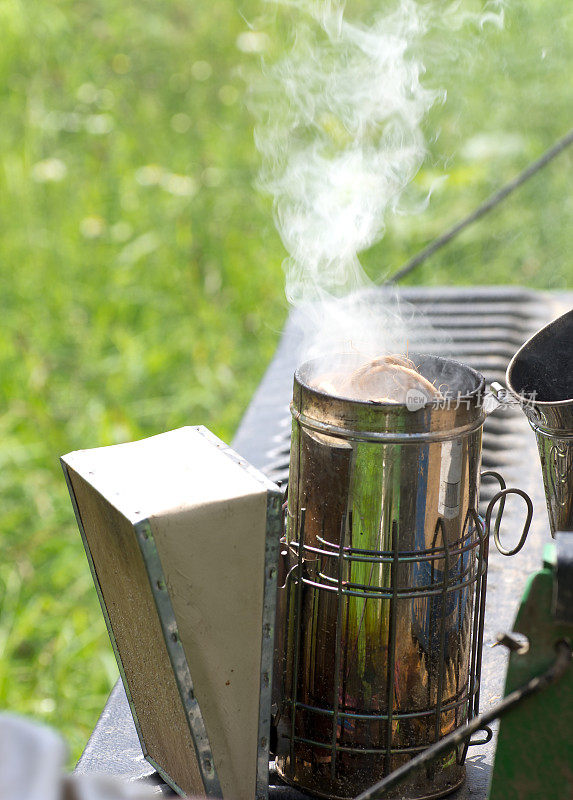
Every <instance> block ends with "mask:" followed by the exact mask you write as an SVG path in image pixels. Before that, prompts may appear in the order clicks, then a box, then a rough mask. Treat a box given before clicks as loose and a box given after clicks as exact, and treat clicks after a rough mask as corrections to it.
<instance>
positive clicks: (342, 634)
mask: <svg viewBox="0 0 573 800" xmlns="http://www.w3.org/2000/svg"><path fill="white" fill-rule="evenodd" d="M297 405H300V403H297V401H296V400H295V402H294V403H293V406H297ZM293 415H294V416H295V428H296V426H297V417H296V408H295V410H294V411H293ZM481 424H483V419H482V420H481ZM470 427H471V426H470ZM477 428H478V430H477V431H476V430H475V429H474V430H470V431H469V432H468V431H466V439H467V442H466V444H464V445H463V447H464V448H466V449H467V459H466V460H467V470H470V471H471V470H472V469H473V467H475V466H476V465H477V464H479V450H480V447H481V427H480V425H477ZM293 432H294V429H293ZM422 438H423V434H422ZM293 441H294V443H295V449H296V447H297V437H296V436H294V437H293ZM468 442H469V444H468ZM412 444H413V445H414V448H412ZM460 446H461V445H460ZM399 447H400V448H403V447H404V445H403V444H401V445H399ZM422 449H423V448H422ZM426 449H427V447H426ZM408 451H409V452H413V451H415V452H416V458H418V457H419V444H418V443H417V442H416V436H415V435H414V436H413V438H412V440H411V441H410V442H409V445H408ZM476 452H477V453H478V455H477V460H476ZM464 453H465V450H464ZM291 458H292V456H291ZM295 458H296V455H295ZM354 458H356V454H355V453H354ZM294 466H295V469H294V471H293V472H294V474H296V473H297V470H298V475H297V478H298V479H299V480H300V472H301V467H300V464H295V465H294ZM292 467H293V462H292V460H291V468H292ZM327 472H328V470H327ZM482 477H484V478H485V477H494V478H496V479H497V480H498V481H499V482H500V486H501V489H500V491H499V492H498V493H497V494H496V495H495V496H494V497H493V498H492V501H491V502H490V504H489V506H488V509H487V512H486V515H485V518H484V519H482V518H480V516H479V515H478V510H477V491H476V492H475V493H473V494H472V493H471V492H470V501H469V503H468V504H467V510H466V511H465V513H464V516H463V519H462V520H460V521H459V532H458V535H457V536H455V538H452V536H451V532H452V530H453V529H454V528H452V525H451V520H448V519H447V518H444V517H441V516H438V517H437V521H436V524H435V526H434V527H433V533H431V535H430V538H429V541H428V532H427V531H426V533H425V537H426V538H425V540H424V535H423V536H422V538H420V537H419V536H418V535H417V532H416V531H413V530H408V531H406V530H404V529H403V528H402V527H401V525H402V524H403V522H404V519H405V518H406V519H407V518H408V515H407V514H406V513H405V512H401V513H400V514H398V515H397V518H389V519H386V520H383V521H382V522H381V525H380V531H381V533H382V534H383V535H382V539H381V542H382V547H380V548H379V549H371V548H370V549H367V548H364V547H361V546H360V545H361V541H360V540H361V521H360V519H358V518H357V514H356V513H354V512H353V511H352V510H351V509H352V504H346V510H345V511H344V512H343V513H341V514H340V516H339V517H338V522H337V524H336V526H335V525H334V524H333V520H332V518H330V520H329V524H328V523H327V524H326V525H325V516H327V517H328V514H327V513H326V512H324V515H323V510H322V509H319V512H318V515H323V516H322V519H321V522H320V526H321V527H320V531H318V532H317V530H316V524H317V520H316V517H317V507H316V505H315V506H314V508H313V511H314V517H315V519H314V521H313V522H312V523H310V522H309V517H308V514H309V510H308V509H307V508H305V507H304V506H302V497H301V498H300V500H301V504H300V505H299V507H298V508H297V509H296V512H295V514H294V515H293V512H292V511H289V512H287V515H288V514H291V515H292V516H290V518H289V519H288V527H287V531H288V532H287V537H286V540H285V546H284V548H283V554H282V558H283V562H282V575H279V585H280V586H282V589H280V590H279V603H278V608H279V612H278V617H277V634H276V656H275V687H277V690H276V691H275V698H277V701H278V702H277V709H276V710H277V714H276V717H275V722H276V726H277V732H278V742H277V768H278V770H279V772H280V774H281V775H282V776H283V778H284V779H285V780H287V782H289V783H292V784H294V785H297V786H299V787H300V788H302V789H305V790H307V791H311V792H312V793H314V794H318V795H323V796H326V797H354V796H355V795H356V794H358V793H359V792H360V791H361V790H363V789H365V788H367V787H368V786H370V785H371V784H372V783H373V782H374V781H376V780H378V779H380V778H382V777H384V776H386V775H388V774H389V773H390V772H392V771H393V770H395V769H396V768H398V767H399V766H401V765H402V764H404V763H405V762H406V761H408V760H409V759H410V758H412V757H413V756H414V755H416V754H417V753H420V752H422V751H423V750H425V749H426V748H427V747H429V746H430V745H432V744H433V743H434V742H435V741H437V740H438V739H440V738H442V737H443V736H445V735H447V734H448V733H450V732H451V731H452V730H454V729H455V728H457V727H459V726H460V725H462V724H464V723H465V722H467V721H468V720H469V719H471V718H473V717H474V716H476V715H477V714H478V712H479V694H480V672H481V652H482V644H483V628H484V614H485V596H486V582H487V561H488V548H489V533H490V527H491V518H492V514H493V511H494V509H495V508H496V507H497V516H496V519H495V524H494V525H493V534H494V539H495V542H496V544H497V545H498V547H499V549H500V550H501V552H503V553H504V554H506V555H512V554H513V553H516V552H518V550H519V549H520V548H521V546H522V545H523V543H524V541H525V537H526V535H527V530H528V527H529V522H530V520H531V513H532V505H531V501H530V500H529V498H528V497H527V495H525V493H524V492H522V491H521V490H519V489H507V488H506V487H505V483H504V482H503V479H502V478H501V476H499V475H497V473H491V472H490V473H484V474H483V475H482ZM472 481H475V484H476V486H477V484H478V482H479V475H477V474H476V475H475V476H470V477H469V478H468V480H467V482H468V484H471V483H472ZM413 483H414V488H415V481H413ZM291 487H292V481H290V482H289V492H290V491H291ZM426 489H427V487H426ZM298 492H300V487H299V489H298ZM510 493H517V494H519V495H520V496H522V497H523V498H524V499H525V501H526V503H527V507H528V514H527V521H526V524H525V526H524V530H523V533H522V535H521V538H520V540H519V543H518V544H517V546H516V547H515V548H513V549H512V550H506V549H504V548H503V547H501V544H500V541H499V528H500V522H501V517H502V514H503V508H504V504H505V498H506V496H507V495H508V494H510ZM346 499H347V498H345V500H346ZM289 505H290V506H291V508H296V506H297V502H296V501H295V502H294V503H292V505H291V504H290V503H289ZM349 507H350V510H348V509H349ZM309 526H310V527H313V526H314V530H313V532H312V534H310V535H309ZM335 530H336V535H333V532H334V531H335ZM384 531H385V533H384ZM281 594H282V597H281ZM359 662H360V663H359ZM365 687H366V690H365ZM368 692H370V694H368ZM490 736H491V732H490V731H489V730H488V731H485V732H484V737H482V738H481V741H484V738H485V740H487V739H489V737H490ZM474 743H478V742H474ZM467 746H468V745H467V744H466V745H464V746H462V747H461V748H459V749H457V750H453V751H450V752H448V753H446V755H445V756H443V757H442V758H441V759H440V760H438V761H437V762H436V763H434V764H433V765H432V767H431V771H430V772H426V774H424V775H420V774H418V775H415V776H414V777H413V778H412V779H411V781H410V783H409V784H408V785H403V786H402V787H401V789H400V792H401V793H400V795H399V796H400V797H409V798H430V797H439V796H441V795H444V794H447V793H448V792H450V791H452V790H453V789H455V788H456V787H457V786H459V785H460V784H461V783H462V782H463V780H464V776H465V768H464V766H463V763H464V759H465V755H466V751H467Z"/></svg>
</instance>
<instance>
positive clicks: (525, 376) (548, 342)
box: [506, 311, 573, 535]
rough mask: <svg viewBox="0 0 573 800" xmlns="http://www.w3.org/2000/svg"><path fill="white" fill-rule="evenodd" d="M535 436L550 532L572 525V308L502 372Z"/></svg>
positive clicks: (548, 326) (527, 343)
mask: <svg viewBox="0 0 573 800" xmlns="http://www.w3.org/2000/svg"><path fill="white" fill-rule="evenodd" d="M506 380H507V385H508V387H509V389H510V391H511V392H512V393H513V394H514V395H515V396H517V397H518V398H519V399H520V400H521V401H522V407H523V410H524V411H525V414H526V416H527V419H528V420H529V424H530V425H531V427H532V429H533V431H534V433H535V437H536V439H537V447H538V449H539V456H540V459H541V472H542V475H543V484H544V487H545V497H546V501H547V511H548V514H549V523H550V526H551V533H552V534H553V535H555V532H556V531H558V530H563V531H568V530H572V529H573V311H568V312H567V313H566V314H563V316H561V317H559V318H558V319H556V320H554V321H553V322H552V323H550V324H549V325H546V326H545V327H544V328H542V329H541V330H540V331H538V332H537V333H536V334H535V335H534V336H532V337H531V339H529V340H528V341H527V342H526V343H525V344H524V345H523V346H522V347H521V348H520V349H519V350H518V352H517V353H516V354H515V356H514V357H513V358H512V360H511V362H510V364H509V366H508V368H507V375H506Z"/></svg>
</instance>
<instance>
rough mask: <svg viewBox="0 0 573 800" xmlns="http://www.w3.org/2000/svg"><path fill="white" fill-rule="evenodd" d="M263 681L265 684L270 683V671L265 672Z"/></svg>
mask: <svg viewBox="0 0 573 800" xmlns="http://www.w3.org/2000/svg"><path fill="white" fill-rule="evenodd" d="M263 683H264V685H265V686H268V685H269V673H268V672H263Z"/></svg>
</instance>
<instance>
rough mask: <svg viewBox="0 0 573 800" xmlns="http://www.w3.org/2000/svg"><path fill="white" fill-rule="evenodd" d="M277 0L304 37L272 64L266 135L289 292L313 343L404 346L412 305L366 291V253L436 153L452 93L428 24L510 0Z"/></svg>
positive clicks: (485, 16)
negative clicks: (433, 124)
mask: <svg viewBox="0 0 573 800" xmlns="http://www.w3.org/2000/svg"><path fill="white" fill-rule="evenodd" d="M274 2H276V4H277V5H278V6H282V7H283V8H284V7H287V8H288V12H289V16H290V18H291V20H292V25H293V28H294V37H293V43H292V46H291V47H290V49H289V50H288V52H287V54H286V55H285V56H284V57H282V58H281V59H279V60H277V61H276V62H275V63H274V64H273V65H271V66H270V67H268V68H267V69H266V71H265V83H264V86H263V89H262V90H261V91H259V93H258V96H257V102H256V103H255V105H254V109H255V113H256V115H257V117H258V123H257V125H256V128H255V139H256V144H257V147H258V149H259V151H260V152H261V154H262V157H263V165H262V169H261V176H260V184H261V186H262V187H263V188H264V189H265V190H267V191H268V192H270V193H271V194H272V196H273V198H274V213H275V220H276V225H277V229H278V231H279V233H280V236H281V238H282V241H283V243H284V246H285V248H286V250H287V252H288V258H287V259H286V261H285V272H286V294H287V298H288V300H289V301H290V302H291V303H293V304H295V305H297V306H298V307H300V308H301V309H302V311H303V312H304V314H305V315H306V317H307V319H308V321H309V325H310V329H311V330H310V331H309V335H308V336H307V349H306V352H305V355H306V356H307V355H309V354H310V353H312V352H315V351H319V352H324V351H325V349H329V348H335V349H337V350H340V349H343V350H344V349H348V348H350V349H354V350H356V349H359V350H363V351H364V352H365V353H368V354H369V355H370V354H377V353H382V352H389V351H394V350H396V349H398V350H401V351H404V350H405V347H406V344H407V342H406V339H407V337H408V331H411V330H412V323H413V320H412V312H409V311H407V312H406V313H404V311H403V309H398V308H397V305H396V301H395V297H393V296H391V295H388V294H386V295H385V296H383V297H382V296H380V297H379V299H378V301H377V302H375V303H373V302H366V303H364V302H362V300H361V298H362V297H363V296H364V289H365V288H367V287H369V286H371V283H370V281H369V279H368V278H367V276H366V274H365V273H364V271H363V269H362V267H361V264H360V261H359V257H358V256H359V253H360V252H361V251H364V250H366V249H368V248H369V247H371V246H372V245H373V244H374V243H375V242H377V241H378V240H379V239H380V238H381V237H382V236H383V234H384V227H385V221H386V219H387V215H388V214H389V213H393V212H396V211H399V210H401V199H402V196H403V193H404V189H405V188H406V187H407V186H408V184H409V183H410V182H411V181H412V179H413V178H414V176H415V175H416V173H417V171H418V170H419V168H420V166H421V165H422V163H423V161H424V158H425V156H426V142H425V138H424V135H423V132H422V123H423V121H424V118H425V117H426V115H427V113H428V111H429V109H430V108H431V107H432V105H433V104H434V103H436V102H437V101H439V100H443V99H445V91H444V90H441V89H438V90H436V89H431V88H429V87H428V86H426V85H425V84H424V72H425V68H424V63H423V60H422V56H421V52H422V50H423V48H422V42H423V39H424V36H425V35H426V33H427V32H428V31H429V30H430V29H431V28H432V27H438V28H443V27H444V26H446V27H447V28H448V30H449V31H450V34H451V30H452V29H455V28H456V27H459V26H461V25H463V24H465V23H467V22H468V21H472V22H475V23H478V25H483V24H484V23H485V22H495V24H497V25H499V24H501V22H502V20H503V8H502V5H501V3H500V2H495V3H493V2H492V3H486V4H485V6H484V5H483V4H480V6H481V10H480V11H479V13H476V12H473V11H472V10H471V9H469V8H467V7H466V6H465V5H464V4H463V3H462V2H461V0H460V2H457V1H456V2H446V0H441V1H440V0H432V2H428V0H426V1H425V2H424V0H400V2H399V3H397V4H394V5H393V6H392V7H391V8H390V9H388V4H387V3H386V10H384V11H382V12H378V13H376V14H375V15H374V16H371V17H370V18H369V19H368V20H367V21H349V20H348V19H347V18H346V13H345V9H344V5H343V4H342V3H339V2H337V1H336V0H292V2H288V0H274ZM450 44H451V43H450V42H444V46H445V47H449V46H450ZM366 294H369V293H368V292H367V293H366ZM414 324H415V322H414ZM325 346H326V348H325Z"/></svg>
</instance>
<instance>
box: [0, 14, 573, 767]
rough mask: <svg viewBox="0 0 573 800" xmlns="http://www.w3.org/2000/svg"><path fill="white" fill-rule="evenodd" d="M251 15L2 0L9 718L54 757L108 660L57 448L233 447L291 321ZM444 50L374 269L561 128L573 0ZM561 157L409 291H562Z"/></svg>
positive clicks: (0, 374) (2, 379) (1, 347)
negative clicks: (410, 209)
mask: <svg viewBox="0 0 573 800" xmlns="http://www.w3.org/2000/svg"><path fill="white" fill-rule="evenodd" d="M477 5H479V3H478V4H477ZM263 24H265V25H267V26H269V25H270V28H269V30H271V31H272V22H269V7H268V6H266V5H265V4H264V3H262V2H261V3H260V4H258V3H256V2H253V1H252V0H248V2H247V3H241V2H239V4H237V3H231V2H228V0H227V2H222V0H212V2H209V3H206V2H195V3H190V2H182V1H181V0H172V2H170V3H162V2H159V0H139V1H138V2H137V3H134V2H131V0H126V2H123V3H119V2H117V0H90V2H87V1H86V0H73V2H72V0H58V2H55V0H28V1H27V2H23V1H20V0H0V30H1V32H2V33H1V41H0V270H1V294H0V303H1V325H0V401H1V403H2V413H1V414H0V546H1V553H2V558H1V562H0V705H1V706H2V707H3V708H7V709H10V710H12V711H18V712H22V713H24V714H27V715H31V716H32V717H34V718H36V719H38V720H43V721H45V722H47V723H49V724H51V725H54V726H56V727H57V728H58V729H60V730H61V731H62V732H63V734H64V735H65V737H66V739H67V741H68V743H69V745H70V749H71V756H70V763H72V762H73V760H74V759H75V758H77V756H78V755H79V754H80V752H81V750H82V747H83V746H84V744H85V742H86V740H87V737H88V735H89V733H90V730H91V728H92V727H93V725H94V724H95V721H96V719H97V716H98V714H99V712H100V710H101V708H102V706H103V704H104V702H105V699H106V696H107V694H108V692H109V690H110V687H111V686H112V685H113V682H114V681H115V679H116V676H117V670H116V666H115V662H114V658H113V654H112V651H111V647H110V645H109V642H108V639H107V634H106V631H105V627H104V624H103V620H102V617H101V613H100V610H99V606H98V602H97V599H96V594H95V591H94V589H93V586H92V582H91V577H90V575H89V571H88V567H87V563H86V560H85V556H84V553H83V550H82V546H81V542H80V538H79V534H78V532H77V529H76V525H75V521H74V518H73V514H72V509H71V506H70V502H69V498H68V496H67V491H66V488H65V484H64V480H63V476H62V474H61V471H60V467H59V464H58V457H59V456H60V455H61V454H63V453H66V452H68V451H70V450H74V449H79V448H87V447H95V446H98V445H107V444H111V443H115V442H120V441H126V440H130V439H136V438H141V437H144V436H147V435H151V434H154V433H158V432H161V431H163V430H167V429H170V428H175V427H177V426H180V425H185V424H197V423H202V424H205V425H207V426H209V427H210V428H212V429H213V430H214V431H215V432H216V433H217V434H219V435H220V436H222V437H223V438H225V439H227V440H230V438H231V437H232V434H233V431H234V429H235V427H236V425H237V423H238V421H239V419H240V417H241V415H242V413H243V411H244V409H245V407H246V405H247V403H248V401H249V398H250V396H251V394H252V392H253V390H254V388H255V387H256V385H257V382H258V381H259V379H260V377H261V375H262V373H263V371H264V368H265V365H266V364H267V362H268V361H269V359H270V358H271V355H272V353H273V350H274V348H275V346H276V342H277V339H278V336H279V333H280V329H281V327H282V324H283V322H284V319H285V317H286V314H287V308H286V304H285V301H284V298H283V274H282V268H281V261H282V259H283V257H284V253H283V251H282V249H281V244H280V241H279V239H278V236H277V234H276V233H275V231H274V228H273V224H272V212H271V204H270V201H269V199H268V198H266V197H263V196H261V195H260V194H259V193H257V191H256V190H255V189H254V187H253V182H254V179H255V176H256V171H257V169H258V157H257V154H256V151H255V148H254V144H253V136H252V119H251V118H250V116H249V114H248V112H247V111H246V109H245V103H244V94H245V83H244V75H245V73H248V72H249V71H251V70H256V69H257V64H258V56H256V55H254V54H249V53H244V52H241V51H240V49H239V48H238V47H237V37H238V36H239V35H240V34H241V33H243V32H245V31H246V30H248V25H250V26H252V27H253V28H254V29H255V30H256V29H258V28H260V27H261V26H262V25H263ZM452 41H453V40H451V41H448V40H447V37H446V38H445V39H444V37H443V35H442V37H441V38H440V37H438V36H436V37H435V39H434V41H433V42H431V43H430V44H431V48H430V50H429V69H428V73H427V76H426V80H427V81H428V83H429V84H430V85H434V86H445V87H446V88H447V91H448V100H447V102H446V104H445V105H441V106H438V107H436V108H434V109H433V111H432V113H431V115H430V118H429V120H428V122H427V125H426V128H427V135H428V139H429V141H430V156H429V158H428V161H427V163H426V165H425V167H424V169H423V170H422V171H421V172H420V174H419V175H418V177H417V179H416V181H415V184H414V186H413V187H412V194H413V196H414V197H418V198H419V197H422V196H423V195H425V194H426V193H427V191H428V189H429V187H431V186H434V193H433V195H432V198H431V201H430V203H429V206H428V207H427V209H426V210H425V211H423V212H422V213H420V214H419V215H415V216H399V217H396V218H394V219H393V220H389V221H388V230H387V234H386V236H385V238H384V240H383V241H382V242H381V243H380V244H378V245H377V246H376V247H375V248H373V249H372V251H371V252H369V253H367V254H366V255H365V259H364V260H365V264H366V266H367V269H368V271H369V272H370V274H371V275H372V276H373V277H380V276H381V275H382V274H384V273H385V272H388V271H389V270H392V269H394V268H397V267H399V266H400V265H401V263H402V262H403V261H404V260H406V259H407V258H408V257H409V256H410V255H413V254H414V253H415V252H416V251H417V249H419V248H420V247H421V246H422V245H423V244H425V243H426V242H427V241H428V240H429V239H431V238H432V237H433V236H434V235H436V234H438V233H439V232H441V231H442V230H443V229H444V228H445V227H446V225H449V224H451V223H452V222H454V221H455V220H457V219H458V218H459V217H461V216H462V215H464V214H465V213H467V212H469V211H470V210H471V209H472V208H473V207H474V206H475V205H476V204H477V203H478V202H479V201H480V200H481V199H483V198H485V197H486V196H487V195H488V194H489V193H490V192H491V191H493V190H494V189H495V188H496V187H498V186H499V185H500V184H501V183H503V182H504V181H505V180H507V179H509V178H510V177H512V176H513V175H514V174H515V173H516V172H517V171H518V170H520V169H521V168H523V167H524V166H525V165H526V164H527V163H528V162H529V161H530V160H531V159H533V158H534V157H536V156H537V155H539V154H540V153H541V152H542V151H543V149H544V148H546V147H548V146H549V145H550V144H551V143H552V142H553V141H554V140H555V139H556V138H557V137H558V136H560V135H562V134H563V133H565V132H566V131H567V130H568V129H569V127H570V126H571V124H572V117H573V115H572V113H571V112H572V109H573V86H572V76H573V8H572V6H571V4H570V2H569V0H511V2H509V3H508V5H507V12H506V25H505V27H504V29H503V30H502V31H498V30H496V29H494V28H492V27H490V26H486V27H485V28H484V30H483V32H480V31H478V30H477V29H475V28H471V27H470V28H468V29H464V30H463V31H460V32H458V33H456V34H455V41H456V47H455V49H454V48H452V47H451V44H452ZM460 45H461V46H460ZM454 50H455V52H454ZM572 167H573V158H572V155H571V154H570V153H569V154H566V155H563V156H561V157H560V159H559V161H558V162H555V163H554V164H553V165H552V166H551V167H549V168H548V169H547V170H545V171H544V172H543V173H542V174H541V175H539V176H538V177H537V178H535V179H534V180H533V181H531V182H530V183H529V184H528V185H527V186H526V187H524V188H523V189H521V190H520V192H519V194H518V195H516V196H514V197H513V198H512V199H511V200H509V201H507V202H506V203H505V204H504V206H503V207H502V208H500V209H499V210H498V211H496V212H495V213H494V214H493V215H491V216H490V217H488V218H487V219H486V220H483V221H482V222H480V223H478V224H477V225H475V226H473V227H472V228H471V229H470V230H468V231H467V232H466V233H465V234H464V235H463V236H462V237H460V238H459V240H457V241H456V242H455V243H453V244H451V245H450V246H449V247H448V248H447V249H445V250H444V251H442V252H441V253H439V254H438V255H436V256H435V257H434V258H432V259H431V260H430V261H428V262H427V263H426V264H425V265H424V266H423V267H421V268H420V269H418V270H417V271H416V273H415V274H414V275H412V276H411V277H410V278H409V279H408V281H409V282H412V283H427V284H430V283H433V284H440V283H450V284H454V283H455V284H478V283H516V284H523V285H527V286H531V287H540V288H550V289H561V288H564V287H567V286H571V282H572V278H573V264H572V261H571V244H572V223H571V220H572V211H573V193H572V192H571V183H572V181H571V177H572ZM444 175H447V179H446V180H445V181H443V182H441V183H438V184H437V185H436V178H440V177H441V176H444Z"/></svg>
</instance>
